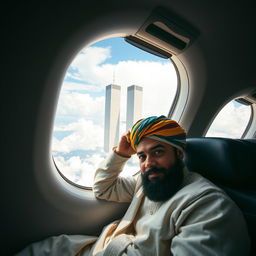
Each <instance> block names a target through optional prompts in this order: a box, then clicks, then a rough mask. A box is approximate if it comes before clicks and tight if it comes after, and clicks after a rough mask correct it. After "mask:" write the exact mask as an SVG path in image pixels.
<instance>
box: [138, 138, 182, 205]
mask: <svg viewBox="0 0 256 256" xmlns="http://www.w3.org/2000/svg"><path fill="white" fill-rule="evenodd" d="M137 155H138V157H139V162H140V169H141V173H142V182H143V189H144V193H145V195H146V196H147V197H148V198H149V199H150V200H153V201H165V200H168V199H169V198H171V197H172V196H173V195H174V194H175V193H176V192H177V191H178V190H179V188H180V185H181V183H182V181H183V161H182V158H183V153H182V152H181V151H177V150H175V149H174V148H173V147H172V146H170V145H169V144H167V143H164V142H159V141H157V140H154V139H151V138H147V137H145V138H143V139H142V140H141V142H140V143H139V145H138V146H137Z"/></svg>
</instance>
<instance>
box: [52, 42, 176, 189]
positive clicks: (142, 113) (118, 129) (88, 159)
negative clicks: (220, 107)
mask: <svg viewBox="0 0 256 256" xmlns="http://www.w3.org/2000/svg"><path fill="white" fill-rule="evenodd" d="M176 89H177V76H176V71H175V69H174V67H173V64H172V62H171V61H170V60H166V59H161V58H159V57H157V56H154V55H152V54H149V53H147V52H144V51H142V50H140V49H138V48H136V47H134V46H132V45H129V44H128V43H126V42H125V41H124V39H123V38H111V39H106V40H103V41H100V42H97V43H95V44H94V45H91V46H89V47H87V48H85V49H83V50H82V51H81V52H80V53H79V54H78V55H77V56H76V58H75V59H74V60H73V62H72V63H71V65H70V67H69V68H68V70H67V73H66V76H65V78H64V81H63V85H62V89H61V93H60V97H59V102H58V107H57V113H56V116H55V123H54V131H53V138H52V154H53V157H54V161H55V163H56V166H57V168H58V170H59V171H60V172H61V173H62V174H63V175H64V176H65V177H66V178H67V179H68V180H70V181H72V182H74V183H76V184H78V185H82V186H85V187H91V186H92V182H93V176H94V172H95V170H96V168H97V166H98V165H99V163H100V162H101V161H102V160H103V159H104V158H105V157H106V154H107V153H108V151H109V150H111V149H112V147H113V146H114V145H116V143H117V141H118V139H119V138H120V135H121V134H122V133H124V132H125V131H126V130H127V129H129V128H130V127H131V125H132V124H133V123H134V122H135V121H137V120H138V119H140V118H142V117H147V116H149V115H150V116H151V115H167V114H168V112H169V109H170V107H171V104H172V101H173V99H174V96H175V93H176ZM138 170H139V169H138V163H137V159H136V157H133V158H132V159H130V160H129V162H128V164H127V165H126V167H125V170H124V171H123V173H122V175H132V174H134V173H136V172H137V171H138Z"/></svg>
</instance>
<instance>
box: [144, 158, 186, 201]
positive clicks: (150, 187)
mask: <svg viewBox="0 0 256 256" xmlns="http://www.w3.org/2000/svg"><path fill="white" fill-rule="evenodd" d="M183 167H184V163H183V161H182V160H181V159H179V158H177V159H176V161H175V163H174V165H173V166H171V167H170V168H169V169H166V168H151V169H149V170H148V171H146V172H145V173H144V174H141V175H142V185H143V191H144V194H145V196H147V197H148V198H149V199H150V200H152V201H155V202H159V201H166V200H168V199H170V198H171V197H172V196H173V195H174V194H175V193H176V192H177V191H178V190H179V189H180V187H181V184H182V182H183V177H184V174H183ZM153 173H162V174H164V176H163V177H162V178H161V176H159V177H156V178H153V179H151V180H150V179H149V178H148V176H149V175H150V174H153Z"/></svg>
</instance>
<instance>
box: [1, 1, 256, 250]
mask: <svg viewBox="0 0 256 256" xmlns="http://www.w3.org/2000/svg"><path fill="white" fill-rule="evenodd" d="M2 17H3V23H2V24H3V29H2V38H3V42H4V47H3V48H2V50H3V51H2V55H1V56H2V58H3V59H2V71H3V74H2V77H3V78H4V79H3V83H2V85H1V91H2V99H1V105H2V107H1V110H2V111H1V113H2V125H1V129H2V140H1V141H2V143H1V145H2V149H1V152H2V153H1V157H2V163H3V165H2V168H1V174H2V176H3V177H2V178H1V186H0V187H1V195H2V204H1V243H2V246H1V255H15V254H16V253H18V252H19V251H20V250H22V249H23V248H24V247H26V246H28V245H29V244H31V243H33V242H36V241H40V240H43V239H45V238H48V237H51V236H57V235H61V234H86V235H93V236H97V235H99V234H100V233H101V231H102V229H103V227H104V226H106V225H107V224H108V223H110V222H112V221H114V220H117V219H120V218H121V217H122V216H123V215H124V213H125V211H126V209H127V207H128V204H127V203H118V202H108V201H105V200H98V199H96V198H95V195H94V193H93V191H92V183H90V182H92V180H93V174H94V172H95V169H96V167H97V164H99V163H100V161H102V158H104V156H105V155H104V154H105V153H106V152H107V151H108V150H111V148H112V147H113V146H115V143H116V142H117V141H118V139H119V138H120V136H121V134H122V132H124V131H126V130H127V128H129V126H128V119H129V120H130V121H131V122H134V121H136V120H135V119H138V118H142V117H146V116H151V115H152V116H154V115H165V116H168V117H170V118H171V119H174V120H176V121H177V122H179V124H181V125H182V127H183V128H184V129H185V130H186V133H187V149H186V150H185V163H186V165H187V167H188V169H189V170H191V171H196V172H199V173H201V174H202V175H203V176H205V177H206V178H209V179H210V180H211V181H212V182H213V183H215V184H216V185H218V186H220V187H221V188H223V189H224V190H225V192H226V193H227V194H229V196H230V197H231V198H232V199H233V200H234V201H235V202H236V203H237V205H238V206H239V208H240V209H241V211H242V212H243V214H244V217H245V220H246V223H247V227H248V230H249V234H250V237H251V255H256V246H255V243H256V231H255V230H256V160H255V159H256V77H255V74H256V72H255V59H256V54H255V51H254V48H253V47H254V46H255V45H256V28H255V24H256V16H255V7H254V5H253V3H252V1H249V0H244V1H240V0H234V1H229V0H227V1H203V0H197V1H186V0H147V1H146V0H137V1H135V0H129V1H117V0H110V1H97V0H96V1H90V2H89V1H85V0H81V1H35V2H22V1H20V2H15V3H13V2H12V3H11V2H10V3H7V4H6V7H3V13H2ZM108 40H110V41H108ZM115 40H116V41H115ZM108 42H111V43H112V45H111V46H109V45H108ZM119 44H120V45H119ZM121 45H122V46H121ZM123 45H124V46H123ZM122 47H127V48H122ZM130 49H134V51H135V53H133V52H132V50H131V52H130ZM115 54H116V55H115ZM135 77H136V78H135ZM132 78H134V80H132ZM122 79H123V80H122ZM154 81H155V82H154ZM132 93H133V94H132ZM131 95H132V96H131ZM122 97H123V98H122ZM120 99H121V100H120ZM115 100H117V101H118V102H121V103H118V104H121V108H122V109H121V108H120V109H121V110H120V109H119V105H118V104H117V103H116V102H115V103H113V102H114V101H115ZM111 104H113V106H112V105H111ZM225 111H226V112H225ZM224 112H225V113H224ZM223 113H224V114H223ZM64 117H65V118H66V119H64ZM132 117H133V118H132ZM113 120H114V121H113ZM115 121H116V122H118V126H115V125H116V123H115ZM114 123H115V125H114ZM114 137H115V138H114ZM111 141H112V142H111ZM104 150H105V151H104ZM94 164H95V165H94ZM130 169H133V173H132V172H130V175H133V174H134V173H135V171H136V172H138V171H139V166H138V163H137V162H136V160H134V162H133V163H131V165H130ZM130 169H129V170H130ZM78 170H79V171H78ZM129 170H127V172H128V174H129ZM90 180H91V181H90ZM89 181H90V182H89ZM223 255H225V254H223Z"/></svg>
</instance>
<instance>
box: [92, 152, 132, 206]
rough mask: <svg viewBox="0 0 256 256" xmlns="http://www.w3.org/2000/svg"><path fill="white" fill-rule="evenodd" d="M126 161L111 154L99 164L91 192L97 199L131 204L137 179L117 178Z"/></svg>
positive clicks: (130, 177)
mask: <svg viewBox="0 0 256 256" xmlns="http://www.w3.org/2000/svg"><path fill="white" fill-rule="evenodd" d="M128 159H129V158H125V157H121V156H119V155H117V154H116V153H114V152H111V153H110V154H109V156H108V157H107V158H106V159H105V160H104V161H103V162H102V163H101V164H100V166H99V168H98V169H97V170H96V173H95V177H94V185H93V192H94V194H95V196H96V197H97V198H99V199H105V200H108V201H116V202H131V200H132V198H133V195H134V191H135V187H136V180H137V179H136V178H135V177H134V176H129V177H121V176H119V174H120V173H121V171H122V170H123V167H124V165H125V163H126V162H127V160H128Z"/></svg>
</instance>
